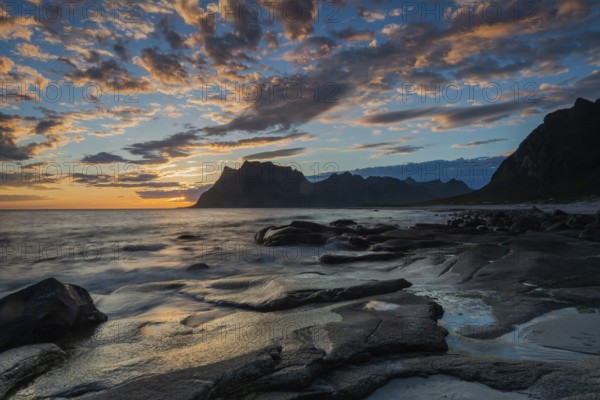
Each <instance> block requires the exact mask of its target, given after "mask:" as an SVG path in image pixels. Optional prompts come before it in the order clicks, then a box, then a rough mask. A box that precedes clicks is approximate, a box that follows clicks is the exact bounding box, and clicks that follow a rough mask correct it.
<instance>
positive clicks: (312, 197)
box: [195, 161, 472, 208]
mask: <svg viewBox="0 0 600 400" xmlns="http://www.w3.org/2000/svg"><path fill="white" fill-rule="evenodd" d="M471 191H472V190H471V189H470V188H469V187H468V186H467V185H465V184H464V183H463V182H460V181H457V180H451V181H449V182H446V183H444V182H441V181H439V180H437V181H432V182H416V181H415V180H413V179H407V180H405V181H401V180H398V179H395V178H390V177H369V178H367V179H365V178H363V177H361V176H358V175H352V174H350V173H349V172H345V173H342V174H333V175H331V176H330V177H328V178H327V179H325V180H323V181H320V182H316V183H312V182H309V181H308V180H307V179H306V177H305V176H304V175H303V174H302V173H300V172H298V171H296V170H294V169H292V168H290V167H281V166H277V165H274V164H273V163H271V162H250V161H246V162H244V164H242V166H241V167H240V169H232V168H228V167H226V168H225V169H224V170H223V173H222V174H221V176H220V177H219V179H218V180H217V182H216V183H215V184H214V186H213V187H212V188H211V189H209V190H208V191H207V192H205V193H203V194H202V196H200V199H198V202H197V203H196V205H195V207H200V208H212V207H215V208H218V207H232V208H236V207H358V206H385V205H402V204H409V203H415V202H422V201H429V200H434V199H439V198H442V197H448V196H456V195H460V194H465V193H469V192H471Z"/></svg>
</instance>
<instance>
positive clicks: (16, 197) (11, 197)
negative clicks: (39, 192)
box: [0, 194, 52, 203]
mask: <svg viewBox="0 0 600 400" xmlns="http://www.w3.org/2000/svg"><path fill="white" fill-rule="evenodd" d="M51 199H52V198H51V197H46V196H36V195H21V194H2V195H0V202H2V203H6V202H13V201H43V200H51Z"/></svg>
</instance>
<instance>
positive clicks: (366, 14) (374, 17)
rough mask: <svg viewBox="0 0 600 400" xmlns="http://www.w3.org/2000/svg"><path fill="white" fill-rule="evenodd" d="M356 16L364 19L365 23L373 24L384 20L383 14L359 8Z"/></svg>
mask: <svg viewBox="0 0 600 400" xmlns="http://www.w3.org/2000/svg"><path fill="white" fill-rule="evenodd" d="M358 16H359V17H362V18H364V19H365V20H366V21H367V22H375V21H379V20H382V19H385V14H384V13H383V12H381V11H378V10H371V9H368V8H366V7H359V9H358Z"/></svg>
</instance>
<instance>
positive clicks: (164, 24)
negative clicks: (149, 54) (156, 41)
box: [155, 16, 185, 50]
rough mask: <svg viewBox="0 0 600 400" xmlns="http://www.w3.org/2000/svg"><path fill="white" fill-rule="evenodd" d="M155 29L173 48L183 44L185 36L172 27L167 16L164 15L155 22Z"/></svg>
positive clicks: (175, 48)
mask: <svg viewBox="0 0 600 400" xmlns="http://www.w3.org/2000/svg"><path fill="white" fill-rule="evenodd" d="M155 31H156V32H157V33H158V34H160V35H161V36H162V37H163V38H164V39H165V40H166V41H167V43H168V44H169V46H170V47H171V49H173V50H177V49H179V48H181V47H183V46H184V45H185V38H184V37H183V36H181V35H180V34H179V33H177V31H175V30H174V29H173V26H172V25H171V22H170V21H169V18H168V17H166V16H165V17H163V18H162V19H161V20H160V21H159V23H158V24H156V27H155Z"/></svg>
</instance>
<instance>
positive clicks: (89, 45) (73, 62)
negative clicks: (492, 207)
mask: <svg viewBox="0 0 600 400" xmlns="http://www.w3.org/2000/svg"><path fill="white" fill-rule="evenodd" d="M599 16H600V3H599V2H597V1H591V0H562V1H545V0H537V1H529V0H528V1H524V0H509V1H505V2H493V1H475V2H473V1H453V2H439V1H433V0H431V1H429V0H428V1H419V2H404V1H399V2H398V1H386V0H373V1H350V0H346V1H344V0H327V1H313V0H281V1H278V0H275V1H268V0H222V1H214V2H212V1H202V2H201V1H196V0H175V1H167V0H140V1H129V0H106V1H85V0H80V1H78V0H76V1H71V2H66V1H64V2H63V1H44V0H27V1H25V0H23V1H10V0H3V1H2V0H0V39H1V42H0V49H1V52H0V75H1V86H0V209H121V208H177V207H187V206H191V205H193V204H194V203H195V202H196V201H197V200H198V198H199V196H200V195H201V194H202V193H203V192H205V191H206V190H207V189H208V188H210V186H211V185H212V184H213V183H214V182H215V181H216V180H217V179H218V177H219V175H220V173H221V171H223V169H224V167H225V166H228V167H231V168H237V167H239V166H240V165H242V164H243V162H244V161H247V160H255V161H272V162H274V163H276V164H278V165H285V166H291V167H292V168H295V169H297V170H299V171H301V172H302V173H303V174H304V175H305V176H307V177H311V176H313V177H315V176H321V175H322V174H327V173H331V172H341V171H354V170H357V169H363V168H369V167H383V166H395V165H403V164H408V163H424V162H428V161H433V160H457V159H497V158H498V157H502V156H506V155H509V154H510V153H512V152H513V151H515V149H516V148H517V147H518V146H519V144H520V143H521V142H522V141H523V139H524V138H525V137H527V135H528V134H529V133H530V132H531V131H532V130H533V129H535V127H537V126H538V125H540V124H541V123H542V122H543V119H544V116H545V115H546V114H547V113H549V112H552V111H554V110H557V109H560V108H566V107H570V106H572V104H573V103H574V102H575V100H576V99H577V98H580V97H582V98H587V99H590V100H595V99H597V98H598V97H600V28H599V27H598V24H597V21H598V19H599ZM433 178H434V179H435V178H438V179H439V178H440V177H435V176H434V177H433Z"/></svg>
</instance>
